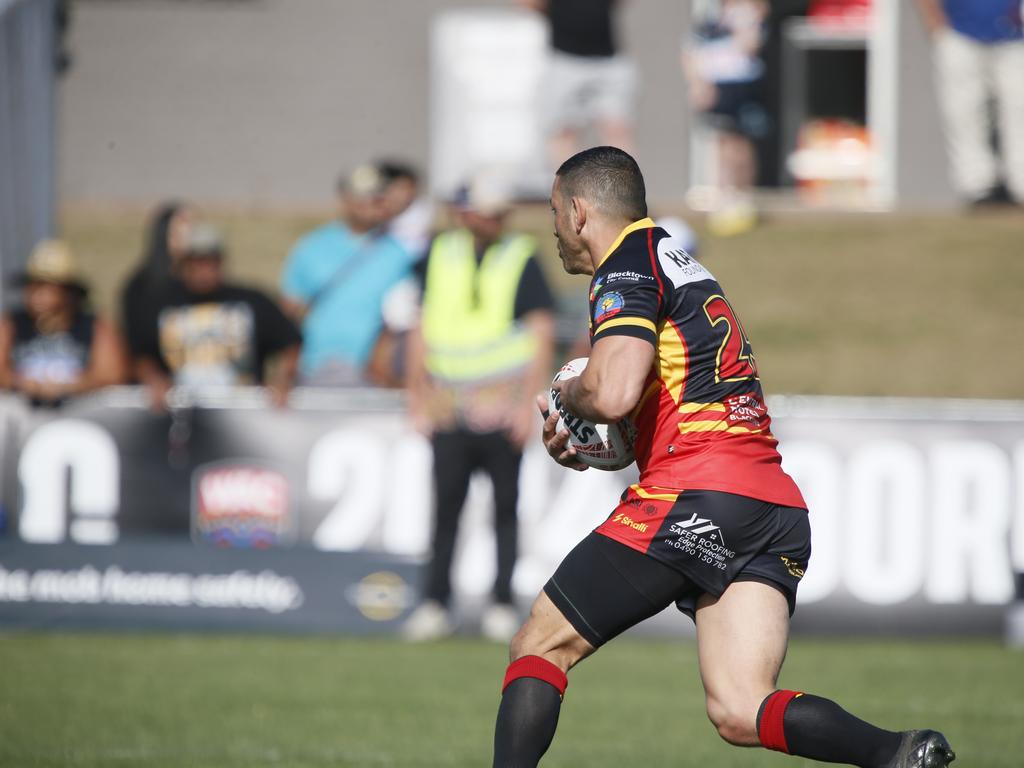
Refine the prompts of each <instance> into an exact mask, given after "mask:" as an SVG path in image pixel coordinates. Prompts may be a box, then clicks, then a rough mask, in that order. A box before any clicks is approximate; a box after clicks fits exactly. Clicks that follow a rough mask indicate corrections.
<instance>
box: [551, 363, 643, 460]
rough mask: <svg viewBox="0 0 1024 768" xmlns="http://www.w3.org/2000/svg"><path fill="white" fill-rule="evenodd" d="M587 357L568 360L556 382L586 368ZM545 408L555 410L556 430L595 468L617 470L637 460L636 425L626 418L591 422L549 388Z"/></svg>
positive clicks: (555, 379)
mask: <svg viewBox="0 0 1024 768" xmlns="http://www.w3.org/2000/svg"><path fill="white" fill-rule="evenodd" d="M587 360H588V358H586V357H578V358H576V359H575V360H570V361H569V362H568V363H566V364H565V365H563V366H562V368H561V370H559V371H558V373H556V374H555V378H554V379H553V380H552V382H551V383H552V384H554V383H555V382H556V381H565V380H566V379H574V378H576V377H577V376H579V375H580V374H581V373H583V369H584V368H586V367H587ZM548 408H549V409H550V410H552V411H558V426H557V428H558V429H559V430H562V429H567V430H568V431H569V442H570V443H571V444H572V446H573V447H574V448H575V449H576V456H577V458H578V459H579V460H580V461H582V462H583V463H584V464H586V465H587V466H588V467H593V468H594V469H607V470H616V469H623V468H625V467H628V466H629V465H630V464H632V463H633V461H634V460H635V459H636V456H635V455H634V454H633V442H634V441H635V440H636V428H635V427H634V426H633V422H632V420H631V419H629V418H625V419H622V420H621V421H619V422H617V423H615V424H596V423H595V422H593V421H587V420H586V419H583V418H580V417H579V416H574V415H573V414H571V413H570V412H569V411H568V410H567V409H566V408H565V406H564V405H562V399H561V397H560V396H559V393H558V391H557V390H556V389H554V388H552V389H550V390H548Z"/></svg>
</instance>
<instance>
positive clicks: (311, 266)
mask: <svg viewBox="0 0 1024 768" xmlns="http://www.w3.org/2000/svg"><path fill="white" fill-rule="evenodd" d="M386 188H387V182H386V180H385V178H384V176H383V175H382V174H381V172H380V171H379V170H378V169H377V168H376V167H374V166H372V165H363V166H360V167H358V168H356V169H355V170H354V171H353V172H352V173H351V174H350V175H349V176H347V177H345V178H343V179H342V180H341V182H339V184H338V195H339V196H338V205H339V212H338V214H339V215H338V218H337V219H336V220H335V221H332V222H330V223H328V224H324V225H323V226H322V227H319V228H318V229H315V230H313V231H312V232H310V233H309V234H307V235H305V236H304V237H302V238H301V239H300V240H299V241H298V242H297V243H296V244H295V247H294V248H292V251H291V253H290V254H289V255H288V259H287V261H286V262H285V265H284V271H283V273H282V275H281V292H282V293H283V294H284V300H283V304H284V308H285V311H286V312H287V313H288V314H289V315H290V316H291V317H292V319H294V320H295V321H296V322H301V323H302V337H303V345H302V357H301V360H300V364H299V373H300V376H301V378H302V381H303V383H306V384H312V385H314V386H360V385H365V384H368V383H370V379H369V377H368V375H367V366H368V365H369V363H370V361H371V360H372V359H373V353H374V346H375V345H376V344H377V342H378V339H379V338H380V336H381V332H382V331H383V330H384V328H385V326H384V321H383V315H382V304H383V301H384V297H385V296H386V295H387V294H388V292H389V291H390V290H391V289H392V288H393V287H394V286H395V285H397V284H398V283H399V282H400V281H401V280H402V279H403V278H404V277H406V276H407V275H408V274H409V270H410V267H411V264H412V256H411V255H410V254H409V253H408V252H407V251H406V250H405V249H404V248H403V247H402V246H401V245H399V243H398V241H396V240H395V239H394V238H393V237H391V236H390V235H388V234H387V233H386V231H385V230H384V227H385V225H386V224H387V219H388V207H387V205H386V204H385V190H386Z"/></svg>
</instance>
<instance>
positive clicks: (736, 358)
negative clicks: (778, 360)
mask: <svg viewBox="0 0 1024 768" xmlns="http://www.w3.org/2000/svg"><path fill="white" fill-rule="evenodd" d="M704 314H705V315H706V316H707V318H708V322H709V323H711V327H712V328H719V327H724V330H725V338H723V339H722V343H721V344H720V345H719V346H718V356H717V357H716V359H715V383H716V384H721V383H722V382H723V381H743V380H744V379H756V378H757V363H756V362H755V360H754V354H753V352H751V350H750V341H749V340H748V339H747V334H746V333H744V331H743V326H742V325H740V321H739V320H737V319H736V314H735V313H734V312H733V311H732V307H731V306H730V305H729V302H728V301H726V300H725V297H724V296H719V295H717V294H716V295H714V296H711V297H710V298H709V299H708V300H707V301H705V302H704Z"/></svg>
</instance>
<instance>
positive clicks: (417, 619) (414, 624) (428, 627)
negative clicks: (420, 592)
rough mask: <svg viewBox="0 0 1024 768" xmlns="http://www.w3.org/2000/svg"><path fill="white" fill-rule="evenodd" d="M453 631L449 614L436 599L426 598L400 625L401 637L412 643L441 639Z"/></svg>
mask: <svg viewBox="0 0 1024 768" xmlns="http://www.w3.org/2000/svg"><path fill="white" fill-rule="evenodd" d="M454 631H455V627H454V625H453V624H452V619H451V616H450V615H449V613H448V611H447V610H446V609H445V607H444V606H443V605H441V604H440V603H439V602H437V601H436V600H427V601H426V602H423V603H420V605H419V606H418V607H417V608H416V610H414V611H413V612H412V614H411V615H410V616H409V618H408V619H406V620H405V624H403V625H402V637H403V638H405V639H406V640H408V641H410V642H413V643H425V642H429V641H430V640H441V639H442V638H445V637H449V636H450V635H451V634H452V633H453V632H454Z"/></svg>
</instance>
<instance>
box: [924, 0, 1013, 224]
mask: <svg viewBox="0 0 1024 768" xmlns="http://www.w3.org/2000/svg"><path fill="white" fill-rule="evenodd" d="M917 4H918V8H919V9H920V11H921V15H922V17H923V19H924V23H925V26H926V27H927V28H928V31H929V32H930V33H931V35H932V43H933V50H934V59H935V82H936V88H937V90H938V96H939V103H940V105H941V107H942V116H943V121H944V124H945V132H946V147H947V151H948V153H949V160H950V166H951V170H952V176H953V183H954V185H955V186H956V188H957V190H958V191H959V193H960V194H961V195H962V196H963V197H964V198H965V200H966V201H967V202H969V203H971V204H974V205H983V204H987V203H1006V202H1011V201H1016V202H1017V203H1018V204H1022V203H1024V31H1022V23H1021V15H1022V13H1024V12H1022V10H1021V2H1020V0H917ZM992 107H994V108H995V109H994V111H995V114H996V117H997V119H998V129H999V130H998V147H999V150H1000V152H999V153H997V152H996V147H995V146H994V145H993V142H992V134H993V110H992V109H991V108H992ZM999 154H1001V155H1002V157H1001V158H1000V157H999ZM1000 165H1001V166H1002V168H1000ZM1000 176H1002V179H1000Z"/></svg>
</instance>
